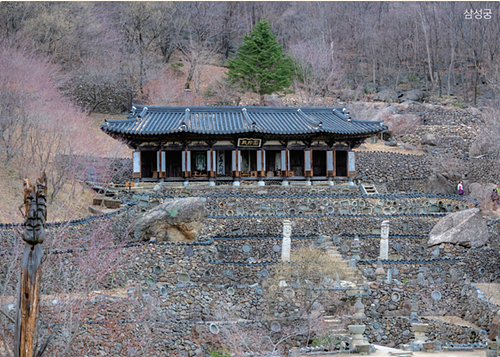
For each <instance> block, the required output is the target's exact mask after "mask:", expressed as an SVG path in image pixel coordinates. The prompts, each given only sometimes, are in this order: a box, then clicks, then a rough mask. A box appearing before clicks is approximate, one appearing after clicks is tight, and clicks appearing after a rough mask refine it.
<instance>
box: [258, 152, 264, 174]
mask: <svg viewBox="0 0 500 357" xmlns="http://www.w3.org/2000/svg"><path fill="white" fill-rule="evenodd" d="M257 171H258V172H259V176H260V177H265V176H266V151H265V150H264V149H262V150H257Z"/></svg>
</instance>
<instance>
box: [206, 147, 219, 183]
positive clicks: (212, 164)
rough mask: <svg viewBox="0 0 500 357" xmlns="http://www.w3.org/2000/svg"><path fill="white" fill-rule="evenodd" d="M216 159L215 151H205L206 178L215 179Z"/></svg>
mask: <svg viewBox="0 0 500 357" xmlns="http://www.w3.org/2000/svg"><path fill="white" fill-rule="evenodd" d="M216 166H217V158H216V151H215V150H212V149H210V150H208V151H207V173H208V177H215V172H216V169H217V167H216Z"/></svg>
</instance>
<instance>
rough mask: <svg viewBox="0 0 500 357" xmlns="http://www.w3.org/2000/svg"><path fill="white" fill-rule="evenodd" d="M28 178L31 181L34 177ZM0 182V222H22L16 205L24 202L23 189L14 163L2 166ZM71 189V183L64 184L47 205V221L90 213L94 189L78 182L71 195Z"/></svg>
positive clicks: (1, 163) (79, 216)
mask: <svg viewBox="0 0 500 357" xmlns="http://www.w3.org/2000/svg"><path fill="white" fill-rule="evenodd" d="M3 163H4V162H3V157H1V156H0V165H2V166H3ZM30 179H31V180H30V181H32V182H33V181H34V179H35V177H31V178H30ZM0 182H2V185H0V223H11V222H13V223H21V222H23V217H22V216H21V213H20V211H19V209H18V207H19V206H20V205H21V204H23V202H24V190H23V180H22V179H20V178H19V173H18V169H17V168H16V167H15V166H14V165H9V166H7V167H5V166H4V167H3V169H2V170H0ZM71 191H72V190H71V185H70V184H66V185H65V186H64V187H63V188H62V189H61V191H60V193H59V195H58V196H57V197H56V199H55V200H54V202H53V203H52V204H51V205H49V207H48V212H47V218H48V221H49V222H52V221H61V220H65V219H76V218H82V217H85V216H88V215H89V214H90V213H89V211H88V206H89V205H90V204H92V199H93V198H94V196H95V193H94V191H92V190H89V189H83V188H82V186H81V185H80V184H79V183H77V186H76V189H75V192H74V193H75V195H74V196H73V197H72V192H71ZM49 193H50V191H49Z"/></svg>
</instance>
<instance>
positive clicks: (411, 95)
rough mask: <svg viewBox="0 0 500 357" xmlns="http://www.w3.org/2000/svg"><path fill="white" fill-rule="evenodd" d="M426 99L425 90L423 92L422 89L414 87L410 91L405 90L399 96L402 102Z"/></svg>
mask: <svg viewBox="0 0 500 357" xmlns="http://www.w3.org/2000/svg"><path fill="white" fill-rule="evenodd" d="M422 100H424V92H422V91H421V90H420V89H413V90H410V91H408V92H405V93H404V94H403V96H402V97H401V98H399V101H400V102H405V101H414V102H421V101H422Z"/></svg>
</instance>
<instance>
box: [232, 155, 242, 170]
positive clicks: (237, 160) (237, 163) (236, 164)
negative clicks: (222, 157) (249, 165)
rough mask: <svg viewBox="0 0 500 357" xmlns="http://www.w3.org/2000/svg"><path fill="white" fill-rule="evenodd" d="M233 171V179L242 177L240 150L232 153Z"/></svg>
mask: <svg viewBox="0 0 500 357" xmlns="http://www.w3.org/2000/svg"><path fill="white" fill-rule="evenodd" d="M232 171H233V177H240V171H241V152H240V151H239V150H238V149H236V150H233V151H232Z"/></svg>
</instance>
